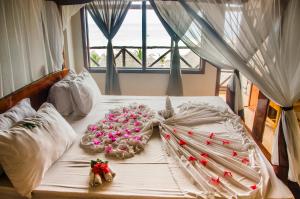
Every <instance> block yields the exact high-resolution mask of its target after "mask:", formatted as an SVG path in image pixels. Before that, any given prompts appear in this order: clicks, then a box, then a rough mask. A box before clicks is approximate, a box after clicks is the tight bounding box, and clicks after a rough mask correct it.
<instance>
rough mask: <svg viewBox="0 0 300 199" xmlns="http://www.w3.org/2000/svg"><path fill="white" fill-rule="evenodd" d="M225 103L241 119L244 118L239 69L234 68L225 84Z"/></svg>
mask: <svg viewBox="0 0 300 199" xmlns="http://www.w3.org/2000/svg"><path fill="white" fill-rule="evenodd" d="M226 103H227V104H228V105H229V107H230V108H231V109H232V110H233V111H234V112H235V113H236V114H238V115H239V116H241V118H242V119H244V105H243V97H242V90H241V79H240V74H239V71H237V70H234V72H233V73H232V75H231V77H230V79H229V82H228V84H227V90H226Z"/></svg>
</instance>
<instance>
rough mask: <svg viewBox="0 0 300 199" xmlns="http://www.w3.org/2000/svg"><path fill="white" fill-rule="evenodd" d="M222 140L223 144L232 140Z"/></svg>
mask: <svg viewBox="0 0 300 199" xmlns="http://www.w3.org/2000/svg"><path fill="white" fill-rule="evenodd" d="M222 142H223V145H225V144H230V142H229V141H228V140H223V141H222Z"/></svg>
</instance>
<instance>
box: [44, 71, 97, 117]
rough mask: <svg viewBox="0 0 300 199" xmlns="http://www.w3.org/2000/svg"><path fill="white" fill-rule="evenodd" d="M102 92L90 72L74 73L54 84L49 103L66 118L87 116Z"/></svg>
mask: <svg viewBox="0 0 300 199" xmlns="http://www.w3.org/2000/svg"><path fill="white" fill-rule="evenodd" d="M100 96H101V92H100V90H99V88H98V86H97V83H96V82H95V80H94V79H93V77H92V76H91V75H90V73H89V72H88V71H86V70H85V71H83V72H81V73H80V74H78V75H76V74H75V73H72V72H71V74H70V75H68V76H67V77H66V78H64V79H63V80H61V81H59V82H57V83H56V84H54V85H53V86H52V87H51V89H50V93H49V102H50V103H52V104H53V105H54V106H55V108H56V109H57V111H58V112H59V113H61V114H62V115H64V116H68V115H71V114H73V115H77V116H86V115H87V114H88V113H89V112H90V111H91V109H92V108H93V106H94V104H95V102H96V100H97V98H99V97H100Z"/></svg>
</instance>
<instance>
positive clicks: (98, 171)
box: [92, 162, 102, 174]
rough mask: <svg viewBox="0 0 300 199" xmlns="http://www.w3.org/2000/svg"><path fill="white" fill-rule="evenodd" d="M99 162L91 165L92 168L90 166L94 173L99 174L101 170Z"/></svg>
mask: <svg viewBox="0 0 300 199" xmlns="http://www.w3.org/2000/svg"><path fill="white" fill-rule="evenodd" d="M101 170H102V169H101V163H99V162H98V163H96V164H95V165H94V166H93V168H92V171H93V173H94V174H100V172H101Z"/></svg>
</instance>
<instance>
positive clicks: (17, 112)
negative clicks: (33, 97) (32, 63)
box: [0, 98, 36, 176]
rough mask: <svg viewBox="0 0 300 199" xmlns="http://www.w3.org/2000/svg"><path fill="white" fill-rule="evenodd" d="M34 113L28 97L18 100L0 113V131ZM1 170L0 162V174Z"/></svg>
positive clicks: (0, 173)
mask: <svg viewBox="0 0 300 199" xmlns="http://www.w3.org/2000/svg"><path fill="white" fill-rule="evenodd" d="M35 114H36V111H35V110H34V109H33V108H32V107H31V104H30V99H29V98H26V99H23V100H21V101H20V102H18V103H17V104H16V105H15V106H13V107H12V108H11V109H9V110H8V111H6V112H4V113H2V114H0V131H1V130H7V129H9V128H10V127H12V126H13V124H15V123H16V122H18V121H20V120H22V119H24V118H25V117H30V116H33V115H35ZM2 173H3V170H2V167H1V164H0V176H1V175H2Z"/></svg>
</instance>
